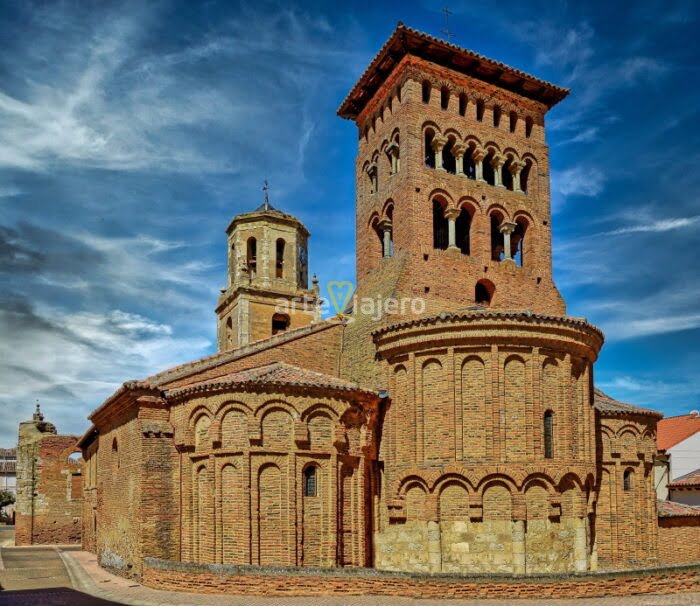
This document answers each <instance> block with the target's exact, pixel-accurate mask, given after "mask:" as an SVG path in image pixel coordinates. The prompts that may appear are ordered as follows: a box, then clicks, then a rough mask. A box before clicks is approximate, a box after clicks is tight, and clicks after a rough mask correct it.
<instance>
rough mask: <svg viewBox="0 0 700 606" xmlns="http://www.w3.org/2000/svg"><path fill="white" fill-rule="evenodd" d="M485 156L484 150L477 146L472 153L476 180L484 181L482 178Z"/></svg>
mask: <svg viewBox="0 0 700 606" xmlns="http://www.w3.org/2000/svg"><path fill="white" fill-rule="evenodd" d="M485 157H486V152H485V151H484V150H483V149H481V148H477V149H475V150H474V153H473V154H472V159H473V160H474V172H475V173H476V180H477V181H481V182H482V183H485V180H484V158H485Z"/></svg>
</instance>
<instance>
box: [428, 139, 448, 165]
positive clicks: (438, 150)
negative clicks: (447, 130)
mask: <svg viewBox="0 0 700 606" xmlns="http://www.w3.org/2000/svg"><path fill="white" fill-rule="evenodd" d="M446 143H447V139H445V137H442V136H440V135H435V137H434V138H433V141H432V143H431V147H432V148H433V151H434V152H435V169H436V170H445V168H444V167H443V166H442V150H443V148H444V147H445V144H446Z"/></svg>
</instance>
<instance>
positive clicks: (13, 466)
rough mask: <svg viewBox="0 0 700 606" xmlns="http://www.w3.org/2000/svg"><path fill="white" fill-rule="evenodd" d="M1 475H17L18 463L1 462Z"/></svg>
mask: <svg viewBox="0 0 700 606" xmlns="http://www.w3.org/2000/svg"><path fill="white" fill-rule="evenodd" d="M0 473H17V461H0Z"/></svg>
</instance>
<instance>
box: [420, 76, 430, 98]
mask: <svg viewBox="0 0 700 606" xmlns="http://www.w3.org/2000/svg"><path fill="white" fill-rule="evenodd" d="M422 94H423V103H430V82H428V81H427V80H423V89H422Z"/></svg>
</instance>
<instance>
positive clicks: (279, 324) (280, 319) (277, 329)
mask: <svg viewBox="0 0 700 606" xmlns="http://www.w3.org/2000/svg"><path fill="white" fill-rule="evenodd" d="M288 328H289V316H288V315H287V314H280V313H276V314H273V316H272V334H273V335H276V334H279V333H281V332H284V331H285V330H287V329H288Z"/></svg>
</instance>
